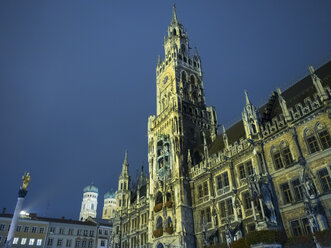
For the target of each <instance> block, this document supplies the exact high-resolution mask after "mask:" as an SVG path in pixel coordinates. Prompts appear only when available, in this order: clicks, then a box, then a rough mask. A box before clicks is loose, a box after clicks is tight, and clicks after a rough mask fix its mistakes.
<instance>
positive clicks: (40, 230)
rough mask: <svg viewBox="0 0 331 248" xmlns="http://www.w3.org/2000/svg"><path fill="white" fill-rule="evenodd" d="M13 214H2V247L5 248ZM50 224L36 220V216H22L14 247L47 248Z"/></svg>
mask: <svg viewBox="0 0 331 248" xmlns="http://www.w3.org/2000/svg"><path fill="white" fill-rule="evenodd" d="M12 217H13V215H12V214H5V213H3V214H0V247H4V245H5V243H6V240H7V236H8V231H9V228H10V224H11V220H12ZM48 226H49V222H48V221H43V220H37V219H35V215H34V214H31V216H30V215H24V214H23V215H21V217H20V219H19V220H18V223H17V226H16V230H15V236H14V239H13V244H12V247H29V248H33V247H45V242H46V241H45V240H46V236H47V230H48Z"/></svg>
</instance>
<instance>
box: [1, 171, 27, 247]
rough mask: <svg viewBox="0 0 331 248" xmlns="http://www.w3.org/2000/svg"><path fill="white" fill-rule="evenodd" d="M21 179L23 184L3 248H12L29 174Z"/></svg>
mask: <svg viewBox="0 0 331 248" xmlns="http://www.w3.org/2000/svg"><path fill="white" fill-rule="evenodd" d="M22 179H23V184H22V186H21V187H20V190H19V191H18V198H17V203H16V207H15V212H14V215H13V218H12V220H11V224H10V229H9V232H8V236H7V241H6V244H5V248H10V247H12V243H13V238H14V235H15V230H16V225H17V221H18V218H19V216H20V212H21V211H22V206H23V201H24V198H25V196H26V194H27V193H28V191H27V187H28V184H29V182H30V176H29V173H27V174H25V175H24V176H23V178H22Z"/></svg>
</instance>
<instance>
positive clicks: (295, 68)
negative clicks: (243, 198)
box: [0, 0, 331, 218]
mask: <svg viewBox="0 0 331 248" xmlns="http://www.w3.org/2000/svg"><path fill="white" fill-rule="evenodd" d="M172 3H173V2H172V1H155V0H149V1H135V0H131V1H113V0H96V1H91V0H89V1H85V0H71V1H68V0H56V1H55V0H49V1H42V0H34V1H16V0H1V1H0V116H1V121H0V166H1V170H0V182H1V188H0V199H1V200H0V208H2V207H7V210H8V211H10V212H13V210H14V208H15V204H16V197H17V190H18V187H19V184H20V177H21V176H22V174H23V173H24V171H25V169H26V170H29V171H30V172H31V178H32V182H31V185H30V187H29V194H28V195H27V198H26V201H25V203H24V207H25V209H27V210H28V211H32V212H37V213H38V214H40V215H48V216H54V217H61V216H66V217H71V218H78V216H79V211H80V204H81V200H82V189H83V187H84V186H86V185H88V184H89V183H90V182H91V181H93V182H94V184H95V185H97V186H98V187H99V191H100V194H99V210H100V209H101V208H102V205H103V204H102V201H103V194H104V193H105V192H106V191H108V190H109V189H110V188H117V179H118V176H119V174H120V170H121V164H122V162H123V158H124V151H125V149H128V150H129V163H130V171H131V173H132V174H133V173H134V172H135V171H136V169H137V168H138V167H140V166H141V164H144V165H145V166H147V137H146V135H147V131H146V129H147V118H148V116H149V115H151V114H154V113H155V111H156V106H155V102H156V99H155V92H156V89H155V65H156V61H157V55H158V54H161V55H162V56H163V46H162V45H163V36H164V35H165V34H166V30H167V26H168V24H169V23H170V20H171V11H172ZM176 4H177V14H178V18H179V21H180V22H181V23H182V24H183V25H184V26H185V28H186V29H187V32H188V35H189V38H190V41H191V47H194V46H197V47H198V51H199V54H200V56H201V58H202V69H203V72H204V85H205V93H206V101H207V104H209V105H214V106H215V107H216V110H217V113H218V120H219V122H220V123H221V124H224V125H225V126H227V127H228V126H230V125H231V124H233V123H234V122H235V121H237V120H239V119H240V117H241V111H242V108H243V105H244V94H243V91H244V89H247V90H248V93H249V96H250V98H251V100H252V102H253V103H254V104H255V105H257V106H260V105H262V104H263V103H265V102H266V101H267V99H268V97H269V96H270V95H271V92H272V91H273V90H275V89H276V88H277V87H280V88H281V89H285V88H287V87H288V86H290V85H291V84H293V83H295V82H296V81H298V80H299V79H301V78H302V77H304V76H305V75H306V74H307V73H308V70H307V66H308V65H310V64H312V65H314V66H315V67H318V66H320V65H322V64H324V63H325V62H327V61H328V60H330V59H331V46H330V44H331V32H330V27H331V15H330V13H331V2H330V1H324V0H323V1H322V0H311V1H303V0H297V1H265V0H261V1H244V0H243V1H220V0H215V1H192V0H185V1H184V0H183V1H177V3H176Z"/></svg>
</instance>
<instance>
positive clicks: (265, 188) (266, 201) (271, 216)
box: [261, 182, 277, 224]
mask: <svg viewBox="0 0 331 248" xmlns="http://www.w3.org/2000/svg"><path fill="white" fill-rule="evenodd" d="M261 196H262V204H263V210H264V214H265V216H266V218H267V220H268V221H269V223H271V224H277V219H276V212H275V207H274V204H273V202H272V195H271V189H270V184H267V183H265V182H261Z"/></svg>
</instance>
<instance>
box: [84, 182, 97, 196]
mask: <svg viewBox="0 0 331 248" xmlns="http://www.w3.org/2000/svg"><path fill="white" fill-rule="evenodd" d="M83 192H84V193H87V192H93V193H97V194H98V193H99V190H98V187H96V186H95V185H93V183H91V184H90V185H88V186H86V187H85V188H84V189H83Z"/></svg>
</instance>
